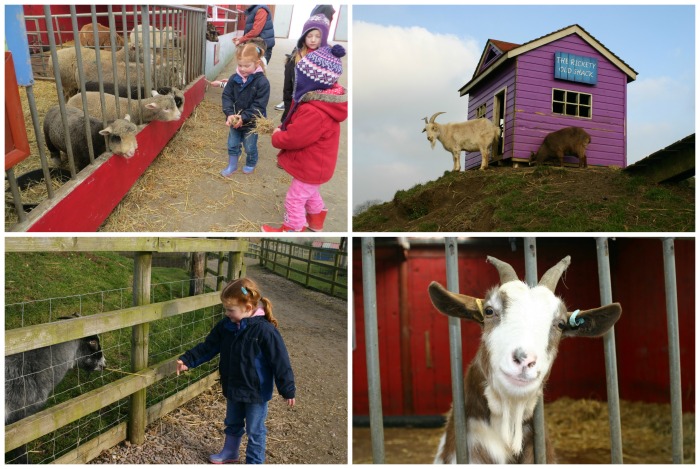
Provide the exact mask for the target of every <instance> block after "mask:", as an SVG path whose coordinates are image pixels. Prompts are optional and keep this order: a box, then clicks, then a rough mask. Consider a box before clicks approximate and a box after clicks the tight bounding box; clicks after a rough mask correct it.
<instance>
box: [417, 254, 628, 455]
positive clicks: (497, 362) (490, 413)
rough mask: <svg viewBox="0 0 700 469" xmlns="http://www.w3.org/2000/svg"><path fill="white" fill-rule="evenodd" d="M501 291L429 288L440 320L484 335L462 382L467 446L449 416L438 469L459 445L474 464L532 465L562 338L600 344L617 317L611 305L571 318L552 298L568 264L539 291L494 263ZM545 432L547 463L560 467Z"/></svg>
mask: <svg viewBox="0 0 700 469" xmlns="http://www.w3.org/2000/svg"><path fill="white" fill-rule="evenodd" d="M487 260H488V261H489V262H490V263H491V264H493V265H494V266H495V267H496V269H498V273H499V276H500V286H498V287H494V288H492V289H491V290H489V291H488V292H487V293H486V297H485V298H484V299H480V298H474V297H471V296H467V295H461V294H457V293H451V292H449V291H447V290H445V289H444V288H443V287H442V286H441V285H440V284H439V283H437V282H432V283H431V284H430V287H429V288H428V291H429V293H430V299H431V301H432V302H433V305H434V306H435V307H436V308H437V309H438V310H439V311H440V312H442V313H443V314H446V315H448V316H453V317H457V318H460V319H464V320H468V321H473V322H476V323H478V324H479V325H480V326H481V327H482V337H481V343H480V345H479V349H478V350H477V352H476V356H475V357H474V359H473V360H472V362H471V364H470V365H469V368H468V371H467V373H466V375H465V377H464V403H465V414H466V415H465V417H466V419H467V441H456V439H455V428H454V416H453V415H452V411H451V412H450V414H449V416H448V420H447V427H446V431H445V434H443V436H442V439H441V440H440V445H439V448H438V452H437V455H436V457H435V461H434V462H435V463H455V462H456V447H457V445H462V446H466V448H467V451H468V455H469V462H470V463H472V464H487V463H497V464H506V463H530V464H532V463H534V449H533V447H534V426H533V412H534V409H535V405H536V403H537V401H538V399H539V397H540V396H541V395H542V388H543V387H544V385H545V382H546V380H547V377H548V376H549V373H550V371H551V367H552V363H553V362H554V359H555V358H556V356H557V351H558V350H559V341H560V340H561V339H562V338H563V337H574V336H578V337H598V336H600V335H602V334H604V333H605V332H607V331H608V330H609V329H610V328H611V327H612V326H613V325H614V324H615V322H617V320H618V319H619V317H620V314H621V313H622V308H621V307H620V305H619V303H612V304H609V305H606V306H601V307H599V308H596V309H590V310H586V311H581V312H578V310H577V311H575V312H574V313H570V312H567V308H566V306H565V305H564V303H563V302H562V300H561V299H560V298H558V297H557V296H555V294H554V290H555V288H556V285H557V283H558V282H559V279H560V277H561V276H562V274H563V273H564V271H565V270H566V268H567V267H568V266H569V263H570V261H571V258H570V257H569V256H567V257H565V258H564V259H562V260H561V261H560V262H559V263H558V264H557V265H555V266H554V267H552V268H551V269H549V270H548V271H547V272H546V273H545V274H544V275H543V276H542V278H541V279H540V282H539V284H538V285H537V286H535V287H532V288H530V287H529V286H528V285H527V284H526V283H524V282H522V281H520V280H519V279H518V276H517V275H516V273H515V270H513V267H511V266H510V265H509V264H507V263H505V262H502V261H500V260H498V259H495V258H493V257H488V258H487ZM546 436H547V435H546V432H545V446H546V454H547V462H548V463H555V462H556V461H555V457H554V449H553V448H552V447H551V445H550V444H549V441H548V440H547V438H546Z"/></svg>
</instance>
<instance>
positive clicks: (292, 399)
mask: <svg viewBox="0 0 700 469" xmlns="http://www.w3.org/2000/svg"><path fill="white" fill-rule="evenodd" d="M282 399H284V397H283V398H282ZM284 400H285V401H287V405H288V406H289V407H294V404H296V399H294V398H291V399H284Z"/></svg>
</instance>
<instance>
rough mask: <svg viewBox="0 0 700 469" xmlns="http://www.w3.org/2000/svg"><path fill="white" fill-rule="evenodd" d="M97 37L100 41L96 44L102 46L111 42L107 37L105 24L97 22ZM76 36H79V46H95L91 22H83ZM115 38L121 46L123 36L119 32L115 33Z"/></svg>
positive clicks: (107, 29) (107, 30)
mask: <svg viewBox="0 0 700 469" xmlns="http://www.w3.org/2000/svg"><path fill="white" fill-rule="evenodd" d="M97 31H98V33H97V36H98V37H97V38H98V40H99V41H100V42H99V43H98V44H97V45H98V46H100V47H102V46H111V45H112V42H111V41H110V39H109V28H108V27H107V26H103V25H101V24H99V23H98V24H97ZM78 36H80V45H81V46H90V47H94V46H95V33H94V32H93V29H92V23H85V24H84V25H83V27H82V28H80V33H78ZM116 38H117V45H119V46H123V45H124V38H123V37H121V36H120V35H119V34H116Z"/></svg>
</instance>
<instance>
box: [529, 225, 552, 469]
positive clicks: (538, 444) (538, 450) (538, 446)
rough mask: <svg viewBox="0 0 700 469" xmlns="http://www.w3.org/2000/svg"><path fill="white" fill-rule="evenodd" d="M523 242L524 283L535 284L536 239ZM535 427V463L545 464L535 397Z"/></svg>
mask: <svg viewBox="0 0 700 469" xmlns="http://www.w3.org/2000/svg"><path fill="white" fill-rule="evenodd" d="M524 242H525V249H524V250H525V283H527V284H528V285H529V286H530V287H534V286H537V240H536V239H535V238H524ZM533 420H534V422H533V423H534V427H535V435H534V436H535V464H547V448H546V446H547V445H546V443H545V429H544V399H543V397H542V396H540V397H539V398H538V399H537V405H536V406H535V413H534V416H533Z"/></svg>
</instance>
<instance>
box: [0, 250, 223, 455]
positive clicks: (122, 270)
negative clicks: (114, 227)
mask: <svg viewBox="0 0 700 469" xmlns="http://www.w3.org/2000/svg"><path fill="white" fill-rule="evenodd" d="M5 282H6V289H5V299H6V300H5V301H6V308H5V323H6V324H5V327H6V329H10V328H15V327H22V326H23V325H24V326H27V325H30V324H42V323H47V322H50V321H56V320H57V318H58V317H60V316H63V315H69V314H72V313H73V312H77V311H81V312H82V315H83V316H89V315H92V314H96V313H99V312H103V311H113V310H118V309H121V308H127V307H130V306H131V304H132V282H133V260H132V259H131V258H129V257H124V256H121V255H119V254H117V253H107V252H99V253H6V255H5ZM151 283H152V289H151V294H152V301H153V302H161V301H168V300H172V299H176V298H181V297H183V296H189V275H188V273H187V272H186V271H184V270H181V269H174V268H159V267H154V268H153V269H152V275H151ZM222 317H223V316H222V313H221V308H220V307H218V306H214V307H210V308H205V309H201V310H196V311H191V312H188V313H184V314H182V315H178V316H175V317H170V318H165V319H161V320H158V321H154V322H152V323H150V326H149V363H151V364H154V363H158V362H161V361H163V360H167V359H170V358H172V357H174V356H176V355H178V354H180V353H182V352H184V351H186V350H188V349H190V348H192V347H193V346H194V345H196V344H197V343H199V342H201V341H203V340H204V338H205V337H206V335H207V334H208V333H209V331H210V330H211V329H212V327H213V326H214V324H215V323H216V322H217V321H218V320H219V319H220V318H222ZM100 342H101V345H102V349H103V352H104V354H105V358H106V360H107V367H108V368H110V369H116V370H120V371H126V372H128V371H131V370H130V362H131V328H124V329H120V330H116V331H111V332H106V333H103V334H101V335H100ZM217 366H218V358H215V359H214V360H212V361H210V362H209V363H207V364H205V365H202V366H200V367H198V368H196V369H194V370H192V371H190V372H188V373H187V375H186V376H185V377H180V378H176V377H175V376H169V377H167V378H165V379H163V380H161V381H159V382H158V383H156V384H155V385H153V386H151V387H149V389H148V391H147V405H148V406H150V405H152V404H154V403H156V402H159V401H161V400H163V399H165V398H166V397H168V396H170V395H172V394H175V393H176V392H178V391H180V390H182V389H184V388H186V387H187V386H189V385H190V384H192V383H193V382H194V381H196V380H198V379H199V378H201V377H202V376H204V375H207V374H209V373H211V372H212V371H214V370H215V369H216V368H217ZM125 376H127V375H126V374H124V373H121V372H117V371H104V372H103V373H96V372H93V373H87V372H86V371H84V370H72V371H70V372H69V373H68V374H67V375H66V378H65V379H64V380H63V381H62V382H61V383H60V384H59V386H58V387H57V388H56V389H55V391H54V393H53V395H52V396H51V397H50V398H49V401H48V403H47V406H48V407H50V406H53V405H56V404H58V403H61V402H65V401H67V400H69V399H72V398H74V397H76V396H78V395H80V394H83V393H85V392H88V391H91V390H93V389H97V388H99V387H101V386H104V385H106V384H108V383H111V382H113V381H116V380H118V379H121V378H123V377H125ZM127 413H128V399H124V400H122V401H119V402H117V403H114V404H111V405H109V406H107V407H105V408H103V409H101V410H100V411H98V412H95V413H93V414H90V415H88V416H85V417H83V418H81V419H79V420H77V421H76V422H74V423H73V424H70V425H67V426H65V427H62V428H61V429H59V430H58V431H56V432H54V433H52V434H48V435H46V436H44V437H42V438H40V439H38V440H35V441H33V442H31V443H30V444H29V445H28V448H29V450H30V451H31V453H30V454H31V456H30V457H31V458H32V462H35V463H39V462H51V461H53V460H54V459H55V458H56V457H59V456H61V455H63V454H65V453H67V452H69V451H71V450H72V449H74V448H75V447H76V446H77V442H78V441H82V442H85V441H87V440H89V439H91V438H92V437H94V436H96V435H97V434H99V433H101V432H104V431H105V430H107V429H109V428H111V427H113V426H115V425H117V424H118V423H120V422H123V421H125V420H126V418H127Z"/></svg>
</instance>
